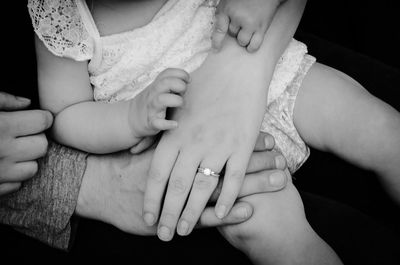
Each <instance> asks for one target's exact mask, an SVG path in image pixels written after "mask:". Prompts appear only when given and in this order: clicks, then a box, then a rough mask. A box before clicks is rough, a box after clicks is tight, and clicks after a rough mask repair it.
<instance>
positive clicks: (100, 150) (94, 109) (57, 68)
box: [36, 36, 190, 154]
mask: <svg viewBox="0 0 400 265" xmlns="http://www.w3.org/2000/svg"><path fill="white" fill-rule="evenodd" d="M36 53H37V61H38V69H39V70H38V80H39V98H40V105H41V107H42V108H43V109H47V110H50V111H51V112H52V113H53V114H54V116H55V119H54V125H53V127H52V136H53V138H54V139H55V140H56V141H57V142H59V143H61V144H63V145H66V146H71V147H74V148H76V149H80V150H82V151H86V152H89V153H95V154H105V153H112V152H117V151H121V150H126V149H129V148H131V147H133V148H132V151H133V152H140V151H142V150H144V149H145V148H147V147H148V146H150V145H151V144H152V143H153V141H152V139H153V137H151V136H154V135H156V134H157V133H158V132H160V131H161V130H168V129H172V128H175V127H176V126H177V124H176V122H175V121H170V120H166V109H167V108H172V107H179V106H181V105H182V104H183V100H182V97H181V94H182V93H183V92H185V90H186V85H187V83H188V82H189V78H190V77H189V75H188V73H186V72H185V71H184V70H181V69H166V70H164V71H163V72H161V73H160V74H159V75H158V76H157V78H156V79H155V80H154V81H153V82H152V83H151V84H150V85H149V86H148V87H147V88H146V89H144V90H143V91H142V92H141V93H140V94H139V95H137V96H136V97H134V98H133V99H131V100H127V101H120V102H115V103H112V104H109V103H104V102H95V101H94V98H93V90H92V87H91V84H90V81H89V74H88V65H87V62H86V61H85V62H78V61H73V60H71V59H68V58H61V57H58V56H55V55H53V54H52V53H51V52H50V51H49V50H48V49H47V48H46V47H45V45H44V44H43V42H42V41H40V40H39V39H38V37H37V36H36Z"/></svg>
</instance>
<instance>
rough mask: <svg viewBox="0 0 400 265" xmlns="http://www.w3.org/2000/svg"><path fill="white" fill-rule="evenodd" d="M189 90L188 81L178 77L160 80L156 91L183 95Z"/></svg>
mask: <svg viewBox="0 0 400 265" xmlns="http://www.w3.org/2000/svg"><path fill="white" fill-rule="evenodd" d="M186 88H187V81H186V80H183V79H180V78H177V77H172V76H170V77H164V78H162V79H160V80H158V84H157V88H156V91H157V92H158V93H176V94H183V93H184V92H185V91H186Z"/></svg>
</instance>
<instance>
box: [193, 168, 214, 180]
mask: <svg viewBox="0 0 400 265" xmlns="http://www.w3.org/2000/svg"><path fill="white" fill-rule="evenodd" d="M197 172H198V173H202V174H204V175H206V176H213V177H217V178H218V177H219V173H217V172H214V171H212V170H211V169H209V168H207V167H199V168H198V169H197Z"/></svg>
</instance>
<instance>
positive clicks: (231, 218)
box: [197, 202, 253, 228]
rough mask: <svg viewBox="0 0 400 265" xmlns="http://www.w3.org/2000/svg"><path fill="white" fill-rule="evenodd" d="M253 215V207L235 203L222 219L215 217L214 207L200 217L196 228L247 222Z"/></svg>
mask: <svg viewBox="0 0 400 265" xmlns="http://www.w3.org/2000/svg"><path fill="white" fill-rule="evenodd" d="M252 214H253V207H252V206H251V205H250V204H249V203H247V202H237V203H235V205H234V206H233V207H232V210H231V211H230V212H229V214H228V215H227V216H225V217H224V218H223V219H220V218H218V217H217V216H216V215H215V210H214V207H207V208H206V209H205V210H204V211H203V213H202V214H201V216H200V219H199V222H198V226H197V227H200V228H201V227H214V226H221V225H229V224H238V223H242V222H244V221H247V220H248V219H249V218H250V217H251V216H252Z"/></svg>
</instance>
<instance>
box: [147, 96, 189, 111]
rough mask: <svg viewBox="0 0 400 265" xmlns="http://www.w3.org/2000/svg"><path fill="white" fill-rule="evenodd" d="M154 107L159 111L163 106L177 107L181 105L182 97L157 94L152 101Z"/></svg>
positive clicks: (163, 108)
mask: <svg viewBox="0 0 400 265" xmlns="http://www.w3.org/2000/svg"><path fill="white" fill-rule="evenodd" d="M153 104H154V108H155V109H156V110H159V111H163V110H165V108H177V107H181V106H182V105H183V98H182V97H181V96H179V95H175V94H159V95H158V96H157V97H156V98H155V100H154V102H153Z"/></svg>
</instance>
